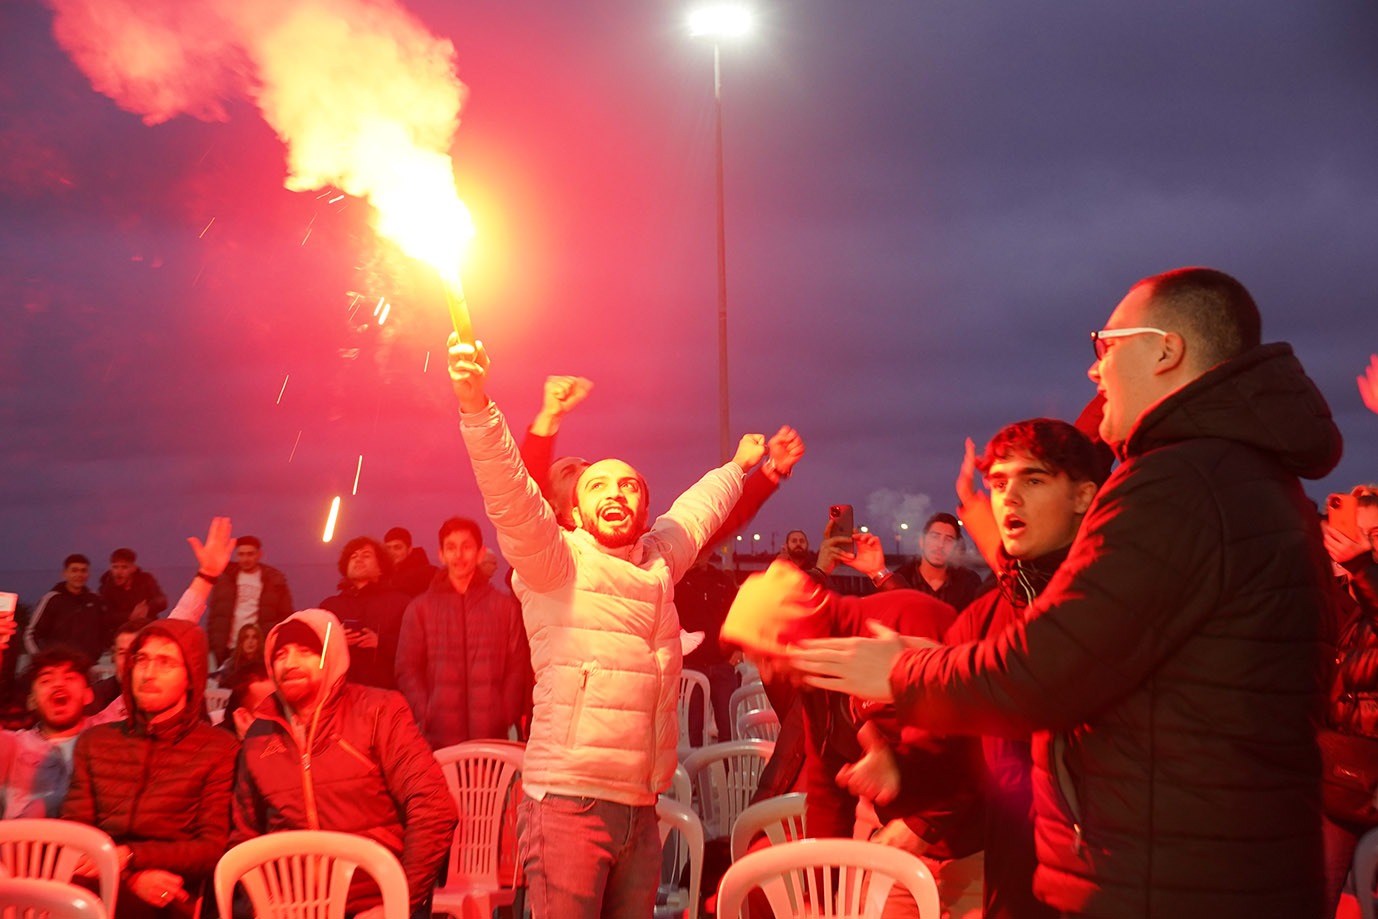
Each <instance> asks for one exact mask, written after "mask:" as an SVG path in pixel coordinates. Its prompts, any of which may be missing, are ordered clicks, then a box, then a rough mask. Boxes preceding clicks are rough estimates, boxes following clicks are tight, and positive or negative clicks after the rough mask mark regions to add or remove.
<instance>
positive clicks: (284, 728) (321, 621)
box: [232, 609, 458, 919]
mask: <svg viewBox="0 0 1378 919" xmlns="http://www.w3.org/2000/svg"><path fill="white" fill-rule="evenodd" d="M265 656H266V658H267V661H268V667H269V676H271V677H272V680H273V685H274V687H275V692H274V693H273V695H271V696H269V697H268V698H267V699H265V700H264V702H263V704H262V705H260V706H259V708H258V711H257V712H256V714H257V716H258V717H257V719H256V720H255V721H254V722H253V724H251V725H250V726H249V730H248V733H247V734H246V735H245V737H244V747H243V750H242V751H241V754H240V760H239V772H238V779H237V781H236V783H235V789H234V832H233V836H232V841H233V842H242V841H244V840H245V839H249V838H251V837H254V836H258V835H260V834H263V833H271V832H275V831H277V830H334V831H336V832H342V833H355V834H357V835H359V836H366V837H368V838H369V839H372V840H374V841H375V842H378V843H381V844H382V845H383V846H384V847H386V848H387V849H388V851H390V852H392V853H393V854H394V855H396V856H397V858H398V860H399V861H400V862H401V863H402V869H403V870H404V871H405V872H406V875H407V886H408V887H409V888H410V891H411V907H412V911H413V915H415V916H428V915H430V897H431V889H432V888H433V887H434V886H435V879H436V876H437V874H439V872H440V866H441V863H442V862H443V861H444V858H445V855H446V853H447V852H448V851H449V848H450V840H451V837H452V836H453V835H454V831H455V824H456V823H457V821H458V817H457V815H456V812H455V805H454V800H453V799H452V798H451V797H450V792H449V789H448V788H447V787H446V786H445V779H444V777H443V776H442V775H441V773H440V767H439V766H438V765H437V764H436V762H435V758H434V757H433V756H432V755H431V748H430V746H429V745H427V743H426V741H425V739H423V738H422V736H421V734H420V732H419V731H418V730H417V728H416V722H415V720H414V719H413V718H412V714H411V710H410V709H408V708H407V703H406V701H405V700H404V699H403V698H402V696H401V695H400V694H399V693H397V692H394V691H392V690H389V689H379V688H376V687H373V686H356V685H354V684H352V683H347V682H345V673H346V672H347V671H348V670H349V648H348V646H347V645H346V643H345V635H344V630H343V629H342V628H341V626H340V622H339V620H338V619H336V618H335V616H334V615H333V614H331V613H328V612H326V611H325V610H322V609H308V610H302V611H301V612H298V613H294V614H293V615H291V616H289V617H288V618H287V619H285V620H283V621H282V622H281V623H279V624H278V625H277V626H276V627H274V628H273V630H272V631H271V632H269V633H268V639H267V642H266V643H265ZM380 904H381V898H380V895H379V893H378V888H377V886H376V885H374V883H373V882H372V880H371V879H370V878H368V877H367V876H365V875H364V874H363V873H362V872H360V873H358V874H356V875H355V879H354V882H353V883H352V884H351V885H350V888H349V902H348V905H347V907H346V909H347V911H348V912H349V913H350V914H351V915H356V916H359V917H370V919H371V917H374V916H381V915H382V908H381V905H380Z"/></svg>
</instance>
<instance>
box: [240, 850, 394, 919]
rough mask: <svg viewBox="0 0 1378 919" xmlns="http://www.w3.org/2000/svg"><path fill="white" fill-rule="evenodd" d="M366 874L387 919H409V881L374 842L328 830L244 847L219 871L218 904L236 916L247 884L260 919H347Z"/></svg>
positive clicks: (387, 852)
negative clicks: (357, 883)
mask: <svg viewBox="0 0 1378 919" xmlns="http://www.w3.org/2000/svg"><path fill="white" fill-rule="evenodd" d="M358 869H362V870H363V872H364V873H365V874H367V875H369V876H370V877H372V878H373V880H374V881H375V882H377V884H378V889H379V890H380V891H381V892H382V894H383V915H384V916H385V917H386V919H408V917H409V916H410V915H411V905H410V903H409V902H408V892H407V876H406V874H404V873H403V872H402V865H401V864H400V863H399V862H398V861H397V857H396V856H394V855H393V854H392V853H391V852H389V851H388V850H387V849H385V848H383V847H382V846H381V845H379V844H378V843H376V842H374V841H373V840H372V839H367V838H365V837H363V836H355V835H354V834H352V833H335V832H331V831H328V830H283V831H280V832H276V833H268V834H266V835H263V836H258V837H255V838H253V839H250V840H247V841H245V842H241V843H240V844H239V845H237V846H235V847H234V848H232V849H230V851H228V852H226V853H225V854H224V855H222V856H220V861H219V862H218V863H217V864H216V866H215V902H216V903H217V904H218V905H219V907H220V915H222V916H232V915H234V913H233V911H232V910H233V906H232V904H233V901H234V887H235V884H236V883H238V884H243V885H244V891H245V893H247V894H248V895H249V900H250V902H251V903H252V905H253V911H254V916H256V917H257V919H344V914H345V901H346V900H347V899H348V898H349V882H350V881H351V880H352V879H353V877H354V872H355V871H356V870H358Z"/></svg>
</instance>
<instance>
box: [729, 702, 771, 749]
mask: <svg viewBox="0 0 1378 919" xmlns="http://www.w3.org/2000/svg"><path fill="white" fill-rule="evenodd" d="M737 734H738V736H739V737H742V738H743V739H746V740H769V741H770V742H771V743H774V742H775V741H776V740H778V739H779V737H780V716H779V715H777V714H775V712H774V710H773V709H769V708H767V709H761V710H757V711H751V712H746V713H744V714H743V715H742V717H740V718H738V719H737Z"/></svg>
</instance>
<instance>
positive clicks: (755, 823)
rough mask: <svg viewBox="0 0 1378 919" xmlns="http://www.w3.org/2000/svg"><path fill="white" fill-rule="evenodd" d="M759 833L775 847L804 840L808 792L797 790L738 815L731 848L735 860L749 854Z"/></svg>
mask: <svg viewBox="0 0 1378 919" xmlns="http://www.w3.org/2000/svg"><path fill="white" fill-rule="evenodd" d="M757 833H765V834H766V838H767V839H769V840H770V844H771V845H773V846H778V845H779V844H780V843H782V842H793V841H794V840H796V839H803V838H804V793H803V792H801V791H796V792H793V793H791V794H787V795H779V796H778V797H774V798H766V799H765V800H764V801H757V802H756V803H755V804H753V805H751V806H750V807H748V808H747V809H746V810H744V811H742V812H741V813H740V814H738V815H737V820H736V822H735V823H733V824H732V845H731V849H730V851H731V853H732V860H733V861H734V862H735V861H736V860H737V859H739V858H741V857H742V856H743V855H745V854H746V851H747V849H748V848H750V847H751V840H753V839H755V838H756V834H757Z"/></svg>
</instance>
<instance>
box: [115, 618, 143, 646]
mask: <svg viewBox="0 0 1378 919" xmlns="http://www.w3.org/2000/svg"><path fill="white" fill-rule="evenodd" d="M146 625H148V620H147V619H126V620H125V621H124V622H121V623H120V627H119V628H117V629H116V630H115V637H116V638H119V637H120V636H121V635H138V634H139V633H140V632H142V631H143V630H144V626H146ZM112 644H113V642H112Z"/></svg>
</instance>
